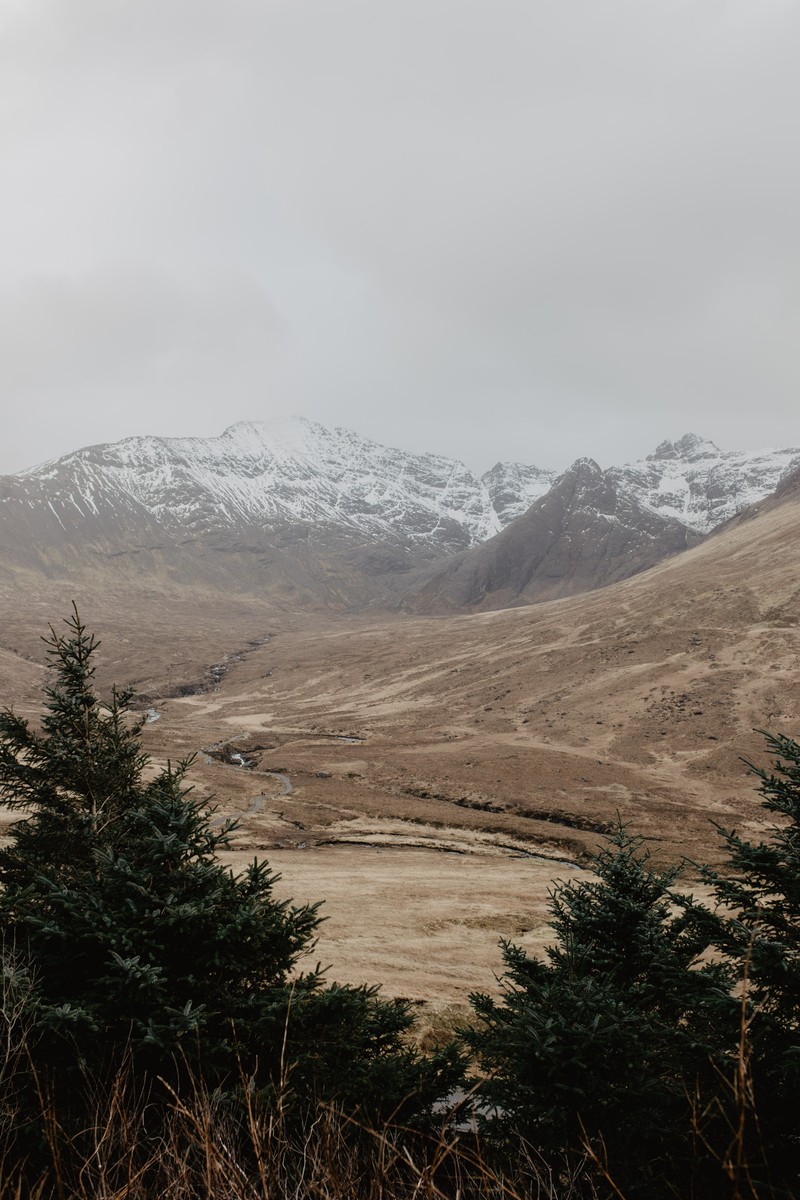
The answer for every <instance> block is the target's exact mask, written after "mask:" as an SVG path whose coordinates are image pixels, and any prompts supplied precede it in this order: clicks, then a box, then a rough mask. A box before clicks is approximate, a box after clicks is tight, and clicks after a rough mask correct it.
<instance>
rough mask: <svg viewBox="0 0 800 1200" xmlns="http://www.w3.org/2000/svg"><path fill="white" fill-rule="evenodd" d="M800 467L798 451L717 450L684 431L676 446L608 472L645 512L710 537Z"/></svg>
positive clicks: (668, 444)
mask: <svg viewBox="0 0 800 1200" xmlns="http://www.w3.org/2000/svg"><path fill="white" fill-rule="evenodd" d="M799 466H800V448H796V447H795V448H790V449H787V450H778V449H774V448H768V449H764V450H720V448H719V446H717V445H716V444H715V443H714V442H712V441H709V440H708V439H706V438H701V437H698V435H697V434H694V433H687V434H685V435H684V436H683V437H682V438H680V439H679V440H678V441H676V442H669V441H666V442H662V443H661V445H660V446H657V447H656V449H655V451H654V452H653V453H652V454H649V455H648V456H647V458H645V459H643V460H640V461H639V462H633V463H628V464H627V465H626V466H623V467H613V468H612V469H611V471H610V472H609V474H610V475H611V476H612V477H613V478H614V480H615V482H616V483H617V485H618V486H619V488H620V490H621V491H622V492H623V493H627V494H628V495H629V496H631V497H632V498H635V499H636V500H637V502H638V503H639V504H641V505H642V506H643V507H644V508H646V509H649V510H650V511H651V512H654V513H657V514H658V515H659V516H663V517H666V518H670V519H673V520H677V521H681V522H682V523H683V524H684V525H687V526H688V527H689V528H690V529H694V530H697V531H698V532H700V533H708V532H709V531H710V530H711V529H713V528H715V526H717V525H720V524H721V523H722V522H723V521H726V520H728V519H729V518H730V517H733V516H735V515H736V513H738V512H741V511H742V509H744V508H747V507H748V506H749V505H751V504H755V503H757V502H758V501H759V500H761V499H763V498H764V496H766V495H769V493H770V492H772V491H774V490H775V488H776V487H777V485H778V483H779V482H780V480H781V478H782V477H783V476H784V475H785V474H787V473H789V472H791V471H792V470H796V469H797V467H799Z"/></svg>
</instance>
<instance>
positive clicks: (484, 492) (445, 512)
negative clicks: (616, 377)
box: [0, 418, 800, 608]
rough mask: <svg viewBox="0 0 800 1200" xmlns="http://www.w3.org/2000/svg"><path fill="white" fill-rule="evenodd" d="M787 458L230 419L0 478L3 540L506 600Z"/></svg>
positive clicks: (73, 560)
mask: <svg viewBox="0 0 800 1200" xmlns="http://www.w3.org/2000/svg"><path fill="white" fill-rule="evenodd" d="M799 465H800V451H798V450H781V451H762V452H757V453H754V454H747V453H743V452H738V451H729V452H726V451H721V450H719V449H718V448H717V447H716V446H715V445H714V444H713V443H711V442H707V441H703V440H702V439H700V438H698V437H696V436H694V435H687V436H686V437H684V438H682V439H681V440H680V441H679V442H675V443H672V442H664V443H662V444H661V445H660V446H659V447H658V448H657V449H656V451H655V452H654V453H653V454H652V455H650V456H649V457H648V458H647V459H645V460H643V461H642V462H637V463H633V464H629V465H628V466H624V467H618V468H612V469H610V470H608V471H605V472H604V471H602V470H601V469H600V468H599V467H598V466H597V464H596V463H593V462H592V461H591V460H579V461H578V463H576V464H573V466H572V467H571V468H570V469H569V470H568V471H567V472H566V473H565V474H564V475H563V476H560V477H558V478H557V477H556V475H555V473H554V472H551V471H547V470H544V469H541V468H538V467H535V466H532V465H525V464H519V463H498V464H496V465H495V466H494V467H492V469H491V470H489V471H487V472H486V473H485V474H484V475H483V476H481V477H478V476H476V475H475V474H473V473H472V472H471V471H469V470H468V468H467V467H465V466H464V465H463V464H462V463H459V462H457V461H455V460H452V459H448V458H445V457H443V456H440V455H432V454H411V453H408V452H405V451H401V450H396V449H392V448H389V447H385V446H380V445H378V444H376V443H374V442H371V441H369V440H367V439H365V438H361V437H359V436H358V435H357V434H355V433H351V432H349V431H347V430H343V429H334V430H328V429H325V428H323V427H322V426H321V425H318V424H315V423H314V422H311V421H306V420H303V419H301V418H293V419H286V420H281V421H278V422H273V423H271V424H260V423H255V422H246V423H241V424H238V425H233V426H231V427H230V428H229V429H227V430H226V431H225V432H224V433H223V434H222V435H221V436H220V437H217V438H209V439H203V438H151V437H145V438H129V439H126V440H124V441H122V442H117V443H113V444H108V445H100V446H92V447H88V448H86V449H83V450H79V451H76V452H75V453H73V454H69V455H66V456H65V457H63V458H60V459H56V460H53V461H52V462H48V463H45V464H43V465H41V466H39V467H35V468H32V469H30V470H28V471H25V472H22V473H21V474H19V475H16V476H5V477H2V478H0V554H2V557H3V559H4V561H5V564H6V566H7V568H8V569H9V570H11V571H13V570H15V569H20V568H22V569H33V570H35V571H37V572H43V573H45V574H47V575H51V576H53V575H55V576H60V575H62V574H64V573H65V572H66V573H69V572H71V571H75V570H76V569H80V570H81V572H82V573H83V574H84V575H85V574H87V573H89V574H91V573H93V572H100V573H101V574H106V573H108V572H109V571H115V572H117V573H119V572H120V571H121V572H123V573H125V572H128V573H131V572H132V573H133V574H136V575H145V576H150V575H152V574H153V573H156V574H158V575H159V576H164V575H166V576H167V577H168V578H170V579H172V580H174V581H176V582H179V583H186V582H189V581H191V582H195V583H196V582H200V583H203V584H207V585H208V586H212V587H217V586H225V587H228V588H230V587H233V588H235V589H237V590H239V589H243V590H253V589H256V590H258V591H260V592H264V593H265V594H270V595H273V596H278V595H280V596H281V598H282V600H283V601H285V602H288V603H294V604H311V605H314V604H317V603H322V604H327V605H332V606H334V607H338V608H341V607H353V606H360V605H362V604H364V603H369V602H372V601H376V600H379V601H382V600H385V599H389V598H390V597H392V596H394V598H395V600H397V598H398V597H400V596H404V597H406V600H405V601H404V602H406V603H408V604H409V605H410V606H411V607H415V608H416V607H421V608H427V607H434V608H436V607H438V606H440V605H444V606H445V607H453V606H473V605H476V604H486V603H487V602H488V603H508V602H512V601H513V599H514V598H519V597H521V598H525V599H536V598H544V597H545V596H549V595H561V594H565V592H570V591H575V590H584V589H585V588H589V587H595V586H599V585H601V584H603V583H607V582H611V581H612V580H613V579H616V578H622V577H624V576H625V575H628V574H632V573H634V572H635V571H638V570H641V569H643V568H644V567H646V566H649V565H652V563H653V562H656V561H658V560H659V559H660V558H663V557H665V555H668V554H671V553H675V552H676V551H677V550H680V549H683V548H684V547H685V546H688V545H691V544H693V542H694V541H696V540H697V538H698V537H699V536H701V535H702V534H704V533H706V532H708V531H709V530H710V529H711V528H713V527H715V526H716V525H718V524H719V523H720V522H721V521H724V520H725V519H727V518H728V517H729V516H732V515H733V514H734V513H735V512H737V511H740V510H741V509H743V508H744V507H746V506H747V505H748V504H750V503H752V502H754V501H755V500H758V499H760V498H761V497H763V496H765V495H767V494H769V493H770V492H771V491H772V490H773V489H774V488H775V486H776V485H777V484H778V482H779V481H780V479H781V478H782V477H784V476H785V475H787V474H788V473H789V472H790V471H791V470H792V468H793V467H795V468H796V467H797V466H799ZM443 559H444V560H446V562H445V564H444V566H443V567H440V566H439V564H440V563H441V561H442V560H443Z"/></svg>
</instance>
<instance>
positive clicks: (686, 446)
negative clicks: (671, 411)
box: [647, 433, 720, 462]
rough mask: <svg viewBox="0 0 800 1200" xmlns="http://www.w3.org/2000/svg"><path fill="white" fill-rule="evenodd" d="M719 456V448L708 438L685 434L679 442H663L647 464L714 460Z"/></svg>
mask: <svg viewBox="0 0 800 1200" xmlns="http://www.w3.org/2000/svg"><path fill="white" fill-rule="evenodd" d="M719 454H720V448H719V446H717V445H715V443H714V442H711V441H709V440H708V438H702V437H700V436H699V435H698V434H696V433H685V434H684V435H683V437H682V438H679V439H678V441H677V442H670V441H664V442H661V443H660V445H658V446H656V448H655V450H654V451H653V453H652V454H648V456H647V462H658V461H661V460H662V459H683V460H685V461H687V462H693V461H695V460H697V459H700V458H709V457H711V458H713V457H714V456H718V455H719Z"/></svg>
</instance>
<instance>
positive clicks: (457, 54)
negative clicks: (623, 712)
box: [0, 0, 800, 474]
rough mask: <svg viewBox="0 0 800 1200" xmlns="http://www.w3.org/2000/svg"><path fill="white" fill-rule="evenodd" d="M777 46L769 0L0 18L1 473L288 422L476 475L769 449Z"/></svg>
mask: <svg viewBox="0 0 800 1200" xmlns="http://www.w3.org/2000/svg"><path fill="white" fill-rule="evenodd" d="M799 39H800V7H798V6H797V5H792V4H787V3H784V2H782V0H761V2H760V3H757V4H756V3H752V2H750V0H747V2H744V0H731V2H730V3H725V4H720V3H717V2H715V0H694V3H692V4H683V3H679V4H675V3H673V2H668V0H653V2H652V3H648V4H646V5H645V4H641V3H636V2H635V0H605V2H604V3H603V4H601V5H598V4H596V3H591V2H590V0H570V3H566V4H528V3H521V2H520V0H495V2H494V3H492V4H486V3H478V2H477V0H403V2H402V3H400V2H398V0H394V2H392V0H389V2H388V3H383V4H374V3H369V2H368V0H330V2H329V3H326V4H324V5H320V4H315V5H312V4H310V3H309V2H308V0H297V2H296V3H292V4H287V3H283V2H280V0H264V3H260V4H253V3H251V2H250V0H229V3H226V4H224V5H222V4H203V3H197V2H196V0H172V2H171V3H170V4H168V5H164V4H163V3H156V0H135V2H134V0H119V2H117V3H114V4H100V3H97V2H96V0H70V2H69V3H63V2H62V0H26V2H25V3H24V4H22V3H20V4H6V5H4V6H3V10H2V15H0V106H1V107H2V112H3V114H4V120H3V125H2V134H1V136H2V155H0V229H2V230H3V253H2V255H1V256H0V401H1V402H2V405H3V410H4V413H7V414H8V415H9V416H10V417H11V418H12V419H11V420H9V421H8V422H7V423H6V424H5V425H4V436H3V439H2V445H0V470H2V471H6V472H17V471H19V470H22V469H23V468H26V467H29V466H31V465H32V464H34V463H37V462H41V461H42V460H44V459H50V458H53V457H57V456H59V455H62V454H65V453H67V452H69V451H70V450H72V449H74V447H75V446H78V445H87V444H89V443H93V442H110V441H116V440H119V439H120V438H122V437H127V436H131V435H147V434H157V435H160V436H177V435H179V434H181V433H182V432H183V431H185V430H186V429H192V430H193V431H194V432H196V433H198V434H201V435H203V436H206V437H210V436H213V435H214V434H216V433H218V432H219V430H220V428H221V427H222V426H223V425H224V424H226V423H227V424H231V423H233V422H236V421H241V420H256V421H257V420H267V421H270V420H272V419H273V418H274V417H275V416H278V415H281V414H288V413H303V414H305V415H307V416H309V417H310V418H312V419H314V420H317V421H319V422H320V423H322V424H323V425H325V426H328V427H332V426H338V425H344V426H347V427H350V428H355V429H358V430H360V431H361V432H362V433H363V434H364V435H365V436H367V437H369V438H371V439H372V440H374V441H376V442H380V443H384V444H388V445H393V446H398V447H401V448H402V449H404V450H406V451H409V452H413V453H418V454H422V453H425V452H426V451H433V452H435V453H438V454H441V455H447V456H451V455H452V456H454V457H456V458H458V459H459V460H461V461H463V462H465V463H466V464H467V465H468V467H469V469H470V470H471V471H473V472H474V473H477V474H480V473H482V472H483V471H484V470H486V467H487V464H488V465H491V464H492V463H494V462H497V461H502V462H514V461H518V462H523V463H536V464H538V465H540V466H542V467H544V468H547V469H548V470H553V471H561V470H563V469H564V468H565V466H566V465H567V464H568V463H569V462H571V461H574V460H575V459H576V458H578V457H580V456H583V455H589V456H591V457H592V458H593V459H594V460H595V461H597V462H598V463H599V464H600V465H601V466H602V467H604V468H607V467H608V466H609V465H610V464H612V463H619V462H623V461H631V460H638V459H642V458H644V457H645V456H646V455H647V454H648V453H649V452H650V451H651V450H652V447H653V446H655V445H656V444H657V442H658V441H659V440H661V439H663V438H664V437H669V438H671V439H673V440H674V439H676V438H678V437H680V436H681V435H682V434H683V433H684V431H685V430H686V429H692V428H700V429H705V430H708V431H710V432H711V433H712V435H713V434H714V433H715V431H717V430H721V429H724V431H725V437H724V439H723V440H724V442H725V445H726V446H730V447H734V448H738V449H740V450H746V449H749V448H752V447H754V446H758V445H762V444H764V443H768V444H777V445H791V444H797V443H798V442H800V415H799V414H798V405H797V395H798V392H799V391H800V360H798V356H797V353H796V345H795V343H796V304H795V296H794V281H795V279H796V278H797V276H798V271H799V270H800V263H799V262H798V255H800V244H799V243H798V239H797V236H796V221H797V217H796V214H797V211H798V208H799V207H800V166H799V165H798V159H797V156H796V155H794V154H792V153H791V151H790V149H788V148H790V147H791V146H792V145H793V142H794V138H795V128H794V125H795V113H796V112H797V111H798V106H800V73H798V71H797V69H796V55H795V49H794V48H795V46H796V45H797V43H798V40H799ZM221 412H224V413H225V417H224V418H223V419H221V418H220V413H221ZM720 436H721V435H720Z"/></svg>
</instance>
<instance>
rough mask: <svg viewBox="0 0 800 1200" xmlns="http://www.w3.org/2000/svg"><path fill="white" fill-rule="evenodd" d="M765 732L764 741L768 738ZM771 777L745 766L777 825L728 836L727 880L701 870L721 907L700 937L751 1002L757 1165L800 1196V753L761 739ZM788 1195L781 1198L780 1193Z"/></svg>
mask: <svg viewBox="0 0 800 1200" xmlns="http://www.w3.org/2000/svg"><path fill="white" fill-rule="evenodd" d="M762 732H763V731H762ZM764 737H765V739H766V743H767V747H768V749H769V751H770V753H771V754H772V755H774V760H773V762H772V765H771V768H769V769H765V768H762V767H758V766H755V765H753V764H752V763H748V764H747V765H748V766H749V767H750V769H751V770H752V771H753V772H754V774H755V775H756V776H757V777H758V779H759V780H760V783H759V788H758V790H759V792H760V793H761V795H762V797H763V800H762V804H763V807H764V808H765V809H766V810H767V811H768V812H770V813H773V814H775V815H776V816H777V817H778V818H779V821H778V823H776V824H774V825H773V826H772V828H771V830H770V837H769V840H766V841H758V842H756V841H750V840H749V839H748V838H745V837H743V836H742V835H741V834H739V833H737V832H736V831H735V830H725V829H721V830H720V832H721V833H722V836H723V839H724V845H725V850H726V853H727V860H728V861H727V864H726V866H725V868H724V870H722V871H716V870H711V869H709V868H705V869H704V875H705V878H706V879H707V881H708V882H710V883H711V885H712V886H713V889H714V892H715V895H716V899H717V903H718V907H717V908H716V909H715V911H714V912H713V913H712V912H709V911H708V910H706V909H704V908H700V907H697V908H695V909H694V910H693V916H694V919H695V921H696V922H697V925H698V927H699V928H700V930H701V934H700V936H702V937H705V938H708V939H709V940H710V941H711V943H712V944H713V945H714V946H715V948H716V949H717V951H718V952H719V953H721V954H722V955H723V956H724V958H725V960H726V961H727V962H728V964H729V965H730V967H731V969H732V970H735V972H736V974H737V976H738V979H739V987H740V989H742V990H743V991H744V993H745V999H746V1008H745V1015H746V1021H747V1031H746V1034H747V1045H746V1051H747V1057H748V1066H749V1071H750V1075H751V1079H750V1085H751V1088H752V1097H751V1100H752V1106H753V1109H754V1118H753V1122H755V1120H756V1118H757V1122H758V1124H757V1127H753V1128H752V1130H751V1142H752V1147H751V1157H752V1159H753V1161H754V1162H755V1161H757V1160H759V1159H760V1160H761V1161H762V1162H763V1164H764V1165H763V1168H762V1176H763V1178H764V1179H766V1178H767V1173H768V1174H769V1177H770V1178H771V1180H772V1183H773V1184H775V1185H776V1186H777V1183H778V1181H783V1183H784V1184H785V1186H786V1187H788V1188H789V1192H788V1193H786V1194H792V1195H796V1194H797V1189H798V1188H800V1121H799V1120H798V1112H800V744H799V743H798V742H796V741H794V740H793V739H792V738H789V737H784V736H780V735H774V734H771V733H766V732H764ZM782 1194H783V1193H782Z"/></svg>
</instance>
